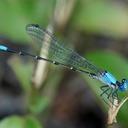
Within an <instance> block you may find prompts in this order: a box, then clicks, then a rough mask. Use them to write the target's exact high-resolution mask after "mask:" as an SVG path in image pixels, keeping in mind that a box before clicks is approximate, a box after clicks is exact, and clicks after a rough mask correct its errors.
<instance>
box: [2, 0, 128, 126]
mask: <svg viewBox="0 0 128 128" xmlns="http://www.w3.org/2000/svg"><path fill="white" fill-rule="evenodd" d="M55 2H56V1H55V0H1V1H0V17H1V20H0V32H1V34H2V35H4V36H5V37H8V38H10V39H12V40H13V41H18V42H21V43H26V41H27V34H26V32H25V26H26V25H27V24H29V23H37V24H40V25H43V26H46V25H48V24H49V22H50V21H51V18H52V16H53V12H54V8H55ZM127 6H128V5H125V4H121V3H118V2H112V1H107V0H77V1H76V6H75V8H74V11H73V14H72V16H71V18H70V21H69V23H70V26H71V29H72V30H79V31H81V32H85V33H89V34H92V35H93V34H95V35H98V34H99V35H103V36H109V37H110V38H116V39H124V38H127V34H128V9H127ZM117 43H118V42H117ZM85 45H86V44H85ZM94 47H95V46H94ZM86 58H88V59H89V60H91V61H92V62H94V64H95V65H97V66H99V67H102V68H103V69H106V70H108V71H111V72H112V73H113V74H114V75H115V76H116V78H118V79H119V80H121V79H122V78H128V77H127V76H128V72H127V71H128V61H126V59H125V58H124V57H123V56H121V55H120V54H119V53H116V52H114V51H107V52H106V51H100V50H98V51H95V52H89V53H88V54H86ZM9 64H10V65H11V67H12V68H13V70H14V71H15V74H16V76H17V78H18V79H19V81H20V82H21V84H22V87H23V89H24V90H25V91H26V92H28V95H29V98H30V102H29V105H28V109H29V111H30V112H31V113H34V114H35V115H36V114H39V113H41V112H42V111H44V110H45V109H46V108H47V107H48V106H49V104H50V102H51V99H53V98H54V94H51V92H52V91H54V92H56V91H57V87H58V83H59V80H60V79H61V78H62V73H60V72H59V71H57V70H56V71H53V72H52V73H51V74H50V75H49V82H48V83H47V84H49V85H53V86H49V87H48V88H46V89H47V90H48V91H49V92H50V94H49V92H45V93H44V94H46V95H45V96H42V95H41V92H38V91H37V90H34V91H35V94H34V93H32V95H31V93H30V91H31V89H32V87H31V83H30V81H31V77H32V72H33V71H32V70H33V67H34V66H33V64H32V62H29V63H28V64H26V63H25V64H24V63H23V62H21V61H20V60H19V59H16V58H14V59H12V60H11V61H9ZM51 68H52V69H55V67H54V68H53V67H51ZM58 69H59V70H60V68H58ZM54 74H56V75H54ZM82 77H84V78H85V80H86V81H87V82H88V83H89V85H90V87H91V89H92V90H93V92H94V93H95V94H96V95H97V97H98V98H99V99H100V97H99V94H100V93H101V92H100V90H99V86H101V83H99V82H97V81H95V80H92V79H89V78H88V77H87V76H85V75H82ZM124 95H127V94H121V93H120V97H123V96H124ZM49 97H50V98H51V99H49ZM105 105H106V104H105ZM127 106H128V103H127V104H125V105H124V107H123V108H122V109H121V111H120V113H119V116H118V120H119V122H120V123H121V125H122V126H123V127H128V125H127V123H126V122H127V111H128V108H127ZM40 125H41V124H40V123H39V122H38V119H37V118H36V117H35V116H34V115H33V116H28V117H22V116H13V117H8V118H5V119H4V120H2V121H1V123H0V128H15V127H16V128H24V127H26V128H40V127H41V126H40Z"/></svg>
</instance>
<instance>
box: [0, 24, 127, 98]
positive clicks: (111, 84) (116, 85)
mask: <svg viewBox="0 0 128 128" xmlns="http://www.w3.org/2000/svg"><path fill="white" fill-rule="evenodd" d="M26 31H27V33H28V34H29V35H30V36H31V37H32V38H33V40H34V41H35V42H39V43H42V45H43V46H42V47H43V48H44V51H45V49H46V53H48V55H47V57H46V58H45V57H41V56H38V55H33V54H30V53H28V52H24V51H17V50H14V49H11V48H9V47H7V46H5V45H0V51H4V52H9V53H16V54H19V55H22V56H30V57H33V58H35V59H37V60H44V61H48V62H51V63H53V64H55V65H62V66H65V67H67V68H70V69H71V70H73V71H78V72H82V73H85V74H88V75H89V77H91V78H94V79H97V80H99V81H101V82H102V83H103V84H104V86H101V87H100V88H101V90H102V93H101V96H103V95H105V96H107V99H108V100H109V99H117V98H118V91H126V90H127V88H128V80H126V79H122V81H121V82H119V81H117V79H116V78H115V77H114V76H113V75H112V74H111V73H110V72H108V71H106V70H102V69H100V68H98V67H96V66H95V65H93V64H92V63H90V62H89V61H88V60H87V59H85V58H84V57H82V56H80V55H79V54H78V53H76V52H75V51H73V50H72V49H70V48H68V47H66V46H64V45H61V44H60V43H59V42H58V41H57V39H56V38H55V37H54V36H53V35H52V34H51V33H50V32H49V31H47V30H45V29H42V28H40V27H39V25H36V24H29V25H27V26H26ZM44 37H45V38H44ZM49 43H50V44H49ZM44 54H45V52H44Z"/></svg>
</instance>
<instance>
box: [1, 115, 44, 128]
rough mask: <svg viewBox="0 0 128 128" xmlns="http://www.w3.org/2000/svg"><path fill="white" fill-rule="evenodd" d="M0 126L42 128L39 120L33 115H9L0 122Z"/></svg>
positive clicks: (8, 127) (4, 127)
mask: <svg viewBox="0 0 128 128" xmlns="http://www.w3.org/2000/svg"><path fill="white" fill-rule="evenodd" d="M0 128H42V127H41V124H40V123H39V121H38V120H37V119H36V118H35V117H33V116H26V117H20V116H11V117H8V118H5V119H3V120H2V121H1V122H0Z"/></svg>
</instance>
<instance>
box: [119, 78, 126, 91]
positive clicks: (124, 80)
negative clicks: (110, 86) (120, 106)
mask: <svg viewBox="0 0 128 128" xmlns="http://www.w3.org/2000/svg"><path fill="white" fill-rule="evenodd" d="M119 89H120V91H126V90H127V89H128V80H126V79H122V82H121V83H120V85H119Z"/></svg>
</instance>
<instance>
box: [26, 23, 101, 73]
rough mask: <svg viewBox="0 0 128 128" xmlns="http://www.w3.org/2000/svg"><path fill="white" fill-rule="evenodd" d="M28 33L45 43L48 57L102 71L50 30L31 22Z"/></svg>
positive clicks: (81, 67)
mask: <svg viewBox="0 0 128 128" xmlns="http://www.w3.org/2000/svg"><path fill="white" fill-rule="evenodd" d="M26 31H27V33H28V34H29V35H30V36H31V37H32V38H33V40H34V41H35V42H38V43H41V44H42V45H43V48H44V49H43V54H44V55H47V53H48V55H47V58H46V59H49V60H52V61H55V62H58V63H61V64H63V65H66V66H67V65H68V66H69V67H73V68H75V69H77V70H82V71H91V72H93V73H98V72H101V70H100V69H99V68H97V67H96V66H94V65H93V64H91V63H90V62H89V61H88V60H86V59H85V58H83V57H82V56H80V55H79V54H78V53H76V52H74V51H73V50H72V49H69V48H68V47H66V46H64V45H62V44H60V43H58V41H57V40H56V39H55V37H54V36H53V35H52V34H51V33H50V32H48V31H46V30H44V29H42V28H40V27H39V26H38V25H33V24H29V25H27V26H26Z"/></svg>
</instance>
